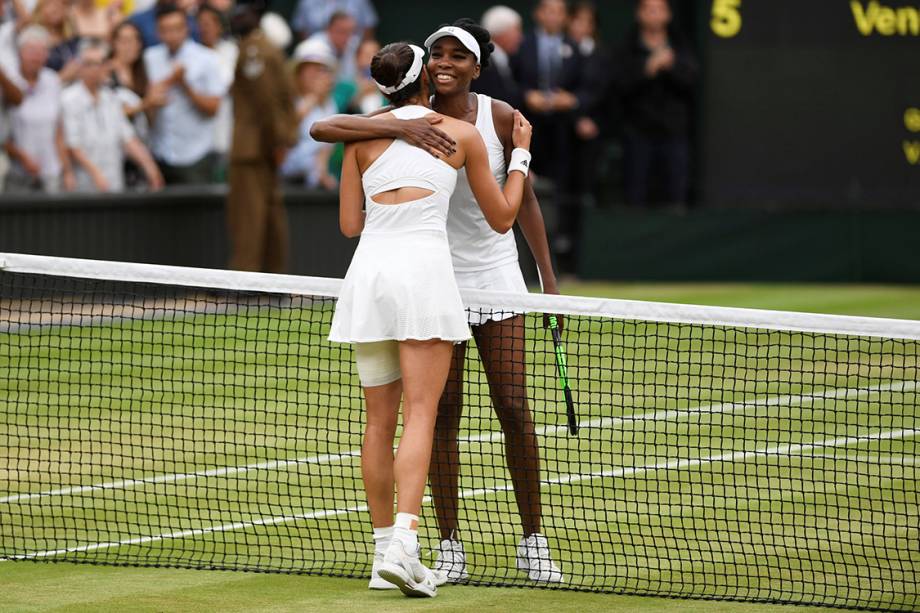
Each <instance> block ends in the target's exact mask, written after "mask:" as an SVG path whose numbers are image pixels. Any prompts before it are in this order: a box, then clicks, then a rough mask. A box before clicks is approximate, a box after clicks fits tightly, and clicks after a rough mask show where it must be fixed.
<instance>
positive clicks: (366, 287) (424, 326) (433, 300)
mask: <svg viewBox="0 0 920 613" xmlns="http://www.w3.org/2000/svg"><path fill="white" fill-rule="evenodd" d="M469 338H470V328H469V325H467V318H466V313H465V311H464V308H463V303H462V301H461V299H460V290H459V289H458V288H457V282H456V280H455V278H454V270H453V264H452V263H451V257H450V249H449V247H448V244H447V235H446V234H445V233H442V232H436V231H419V230H413V231H411V232H403V233H399V232H386V233H379V234H376V233H365V234H363V235H362V236H361V242H360V243H359V244H358V248H357V249H356V250H355V255H354V257H353V258H352V261H351V265H350V266H349V267H348V272H347V273H346V275H345V280H344V281H343V283H342V290H341V293H340V294H339V299H338V302H337V303H336V307H335V314H334V315H333V318H332V328H331V330H330V333H329V340H331V341H334V342H339V343H373V342H378V341H385V340H396V341H404V340H409V339H413V340H430V339H441V340H445V341H452V342H460V341H465V340H468V339H469Z"/></svg>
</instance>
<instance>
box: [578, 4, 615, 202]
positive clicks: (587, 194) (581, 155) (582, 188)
mask: <svg viewBox="0 0 920 613" xmlns="http://www.w3.org/2000/svg"><path fill="white" fill-rule="evenodd" d="M568 34H569V38H571V39H572V42H574V43H575V45H577V47H578V52H579V53H580V54H581V57H582V61H583V70H584V73H583V74H584V84H585V86H584V88H583V90H584V91H585V95H584V96H583V99H584V101H585V105H584V106H579V108H578V110H577V119H576V120H575V155H576V163H575V177H574V180H575V190H576V192H577V194H578V195H579V197H580V199H581V201H582V203H585V202H593V201H594V198H595V196H594V194H595V192H596V183H597V173H598V160H599V159H600V157H601V148H602V140H601V133H602V129H601V126H602V125H603V124H604V119H605V113H604V112H605V111H606V110H608V109H606V108H605V106H606V105H607V104H606V103H607V101H608V100H609V89H610V78H609V71H610V58H609V56H608V54H607V52H606V50H605V49H603V48H602V47H601V45H600V42H599V41H598V40H597V7H596V6H595V5H594V3H593V2H591V1H589V0H582V1H581V2H578V3H577V4H575V5H574V6H573V7H572V10H571V12H570V14H569V25H568Z"/></svg>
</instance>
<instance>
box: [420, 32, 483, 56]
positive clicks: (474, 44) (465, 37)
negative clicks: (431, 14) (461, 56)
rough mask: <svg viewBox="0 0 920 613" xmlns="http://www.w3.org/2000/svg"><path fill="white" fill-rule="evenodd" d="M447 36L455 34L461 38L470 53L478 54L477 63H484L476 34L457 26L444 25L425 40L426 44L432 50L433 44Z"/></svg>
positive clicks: (454, 35) (458, 38)
mask: <svg viewBox="0 0 920 613" xmlns="http://www.w3.org/2000/svg"><path fill="white" fill-rule="evenodd" d="M445 36H453V37H454V38H456V39H457V40H459V41H460V43H461V44H462V45H463V46H464V47H466V48H467V49H468V50H469V52H470V53H472V54H473V55H475V56H476V63H477V64H481V63H482V59H481V58H480V57H479V55H480V51H479V42H478V41H477V40H476V37H475V36H473V35H472V34H470V33H469V32H467V31H466V30H464V29H463V28H458V27H455V26H444V27H443V28H441V29H440V30H438V31H437V32H435V33H434V34H432V35H431V36H429V37H428V38H427V39H426V40H425V46H426V47H428V50H429V51H431V46H432V45H433V44H435V43H436V42H437V41H439V40H440V39H442V38H444V37H445Z"/></svg>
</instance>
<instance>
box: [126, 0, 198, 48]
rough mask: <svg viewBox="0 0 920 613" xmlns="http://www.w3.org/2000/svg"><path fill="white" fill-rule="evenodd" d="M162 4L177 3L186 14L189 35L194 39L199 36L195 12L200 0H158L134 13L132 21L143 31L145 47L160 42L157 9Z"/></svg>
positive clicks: (142, 37) (170, 4) (142, 38)
mask: <svg viewBox="0 0 920 613" xmlns="http://www.w3.org/2000/svg"><path fill="white" fill-rule="evenodd" d="M160 5H166V6H173V5H176V6H178V7H179V10H181V11H182V12H183V13H185V15H186V20H187V24H188V31H189V35H190V36H191V38H192V40H195V41H197V40H198V39H199V38H198V22H197V21H196V20H195V13H196V12H197V11H198V0H179V1H178V2H176V1H175V0H157V2H156V4H154V5H153V6H151V7H150V8H148V9H147V10H144V11H140V12H137V13H134V15H132V16H131V18H130V21H131V23H133V24H134V25H135V26H136V27H137V29H138V31H140V33H141V40H142V41H143V43H144V49H147V48H148V47H153V46H154V45H158V44H160V35H159V32H158V28H157V10H158V8H159V6H160Z"/></svg>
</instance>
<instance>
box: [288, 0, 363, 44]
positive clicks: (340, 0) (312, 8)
mask: <svg viewBox="0 0 920 613" xmlns="http://www.w3.org/2000/svg"><path fill="white" fill-rule="evenodd" d="M338 12H342V13H345V14H347V15H351V17H352V18H353V19H354V20H355V21H356V22H357V28H358V36H359V38H367V37H368V36H369V35H371V34H373V31H374V28H376V27H377V11H375V10H374V6H373V4H371V0H299V2H298V3H297V8H296V9H294V15H293V17H292V18H291V27H292V28H293V29H294V31H295V32H297V35H298V36H299V37H300V38H301V39H305V38H309V37H311V36H313V35H314V34H316V33H317V32H320V31H322V30H324V29H326V27H327V26H328V25H329V20H330V19H331V18H332V15H333V14H335V13H338Z"/></svg>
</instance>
